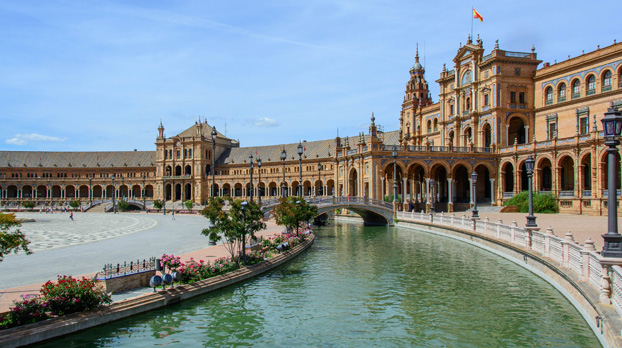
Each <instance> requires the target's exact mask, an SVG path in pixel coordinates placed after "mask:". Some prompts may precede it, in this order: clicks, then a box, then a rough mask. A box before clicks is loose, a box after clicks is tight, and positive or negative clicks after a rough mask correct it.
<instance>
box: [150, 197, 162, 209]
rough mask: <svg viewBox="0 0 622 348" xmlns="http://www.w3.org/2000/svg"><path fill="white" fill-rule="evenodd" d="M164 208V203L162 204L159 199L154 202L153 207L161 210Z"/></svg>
mask: <svg viewBox="0 0 622 348" xmlns="http://www.w3.org/2000/svg"><path fill="white" fill-rule="evenodd" d="M163 206H164V202H162V201H161V200H159V199H156V200H155V201H153V207H154V208H156V209H158V210H160V209H162V207H163Z"/></svg>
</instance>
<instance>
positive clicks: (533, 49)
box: [531, 44, 536, 53]
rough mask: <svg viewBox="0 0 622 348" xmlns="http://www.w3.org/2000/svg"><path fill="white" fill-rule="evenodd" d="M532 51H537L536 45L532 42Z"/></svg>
mask: <svg viewBox="0 0 622 348" xmlns="http://www.w3.org/2000/svg"><path fill="white" fill-rule="evenodd" d="M531 53H536V46H535V45H534V44H531Z"/></svg>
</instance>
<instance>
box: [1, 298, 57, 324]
mask: <svg viewBox="0 0 622 348" xmlns="http://www.w3.org/2000/svg"><path fill="white" fill-rule="evenodd" d="M22 298H23V300H21V301H15V302H13V307H12V308H11V310H10V311H9V313H7V314H6V315H5V317H4V318H2V320H1V321H0V328H2V329H6V328H10V327H14V326H18V325H25V324H30V323H36V322H38V321H41V320H45V319H47V318H48V314H47V313H46V311H47V304H46V303H45V302H43V301H42V300H41V298H39V296H29V295H24V296H22Z"/></svg>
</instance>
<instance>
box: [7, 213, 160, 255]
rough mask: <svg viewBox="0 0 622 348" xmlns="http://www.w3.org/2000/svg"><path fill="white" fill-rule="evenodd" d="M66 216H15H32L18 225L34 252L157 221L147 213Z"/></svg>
mask: <svg viewBox="0 0 622 348" xmlns="http://www.w3.org/2000/svg"><path fill="white" fill-rule="evenodd" d="M69 216H70V215H69V213H54V214H45V213H43V214H32V213H28V214H17V217H18V218H26V219H35V222H24V223H22V227H21V228H20V230H21V231H22V232H24V234H26V237H27V238H28V240H30V242H31V243H30V246H29V247H30V249H31V250H32V251H35V252H36V251H41V250H47V249H54V248H60V247H66V246H72V245H80V244H84V243H89V242H96V241H100V240H105V239H111V238H116V237H119V236H124V235H127V234H131V233H135V232H139V231H144V230H147V229H150V228H153V227H155V226H156V225H157V224H158V222H157V221H156V220H155V219H152V218H150V217H149V216H147V215H137V214H133V215H125V214H117V215H114V214H104V213H89V214H88V215H85V214H77V213H76V214H74V221H71V219H70V218H69ZM87 216H88V217H87Z"/></svg>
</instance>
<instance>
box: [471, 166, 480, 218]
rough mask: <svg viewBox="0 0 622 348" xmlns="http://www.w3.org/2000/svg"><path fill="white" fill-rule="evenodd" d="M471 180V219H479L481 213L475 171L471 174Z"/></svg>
mask: <svg viewBox="0 0 622 348" xmlns="http://www.w3.org/2000/svg"><path fill="white" fill-rule="evenodd" d="M471 180H472V181H473V212H472V214H471V218H472V219H479V212H478V211H477V172H476V171H475V170H473V173H471Z"/></svg>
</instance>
